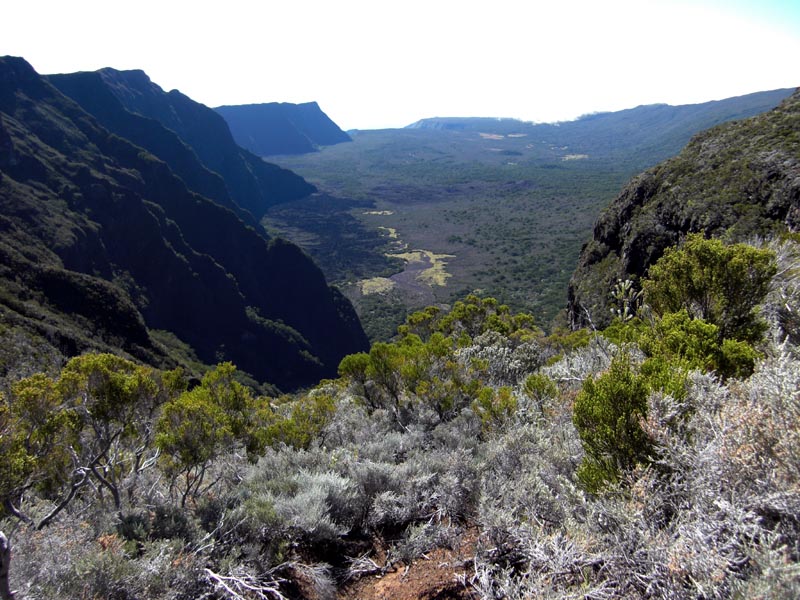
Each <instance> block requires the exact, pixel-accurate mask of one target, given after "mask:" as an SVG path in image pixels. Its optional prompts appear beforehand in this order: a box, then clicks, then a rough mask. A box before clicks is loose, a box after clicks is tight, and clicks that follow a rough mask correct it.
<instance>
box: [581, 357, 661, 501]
mask: <svg viewBox="0 0 800 600" xmlns="http://www.w3.org/2000/svg"><path fill="white" fill-rule="evenodd" d="M648 394H649V387H648V384H647V382H646V380H645V378H644V377H643V376H642V375H640V374H639V373H637V372H636V371H635V370H634V368H633V366H632V365H631V362H630V358H629V357H628V356H627V355H625V354H621V355H619V356H617V357H616V358H614V360H613V361H612V362H611V366H610V368H609V370H608V371H607V372H606V373H603V374H602V375H600V377H598V378H597V379H592V378H588V379H587V380H586V381H585V382H584V385H583V390H582V391H581V392H580V393H579V394H578V397H577V398H576V400H575V406H574V409H573V423H574V424H575V428H576V429H577V430H578V435H579V436H580V438H581V443H582V445H583V449H584V452H585V456H584V459H583V462H582V464H581V465H580V467H579V468H578V478H579V480H580V481H581V482H582V483H583V484H584V486H586V489H587V490H589V491H590V492H597V491H599V490H601V489H602V488H603V487H605V486H606V485H608V484H613V483H615V482H617V481H619V479H620V476H621V475H622V473H623V472H625V471H629V470H631V469H633V468H634V467H635V466H636V465H638V464H645V463H647V462H649V460H650V457H651V456H652V453H653V447H652V443H651V441H650V439H649V438H648V437H647V434H646V433H645V432H644V431H643V430H642V427H641V425H640V421H641V420H642V419H644V418H645V416H646V414H647V396H648Z"/></svg>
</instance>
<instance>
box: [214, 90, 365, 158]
mask: <svg viewBox="0 0 800 600" xmlns="http://www.w3.org/2000/svg"><path fill="white" fill-rule="evenodd" d="M215 110H216V111H217V112H218V113H219V114H220V115H222V116H223V117H224V118H225V120H226V121H227V122H228V125H229V126H230V128H231V133H232V134H233V137H234V139H235V140H236V142H237V143H238V144H239V145H240V146H243V147H244V148H247V149H248V150H250V151H251V152H253V153H254V154H257V155H258V156H270V155H275V154H305V153H308V152H314V151H316V150H317V148H318V147H320V146H333V145H334V144H340V143H342V142H349V141H351V140H350V136H349V135H347V134H346V133H345V132H344V131H342V130H341V129H340V128H339V126H338V125H336V123H334V122H333V121H332V120H331V119H330V118H329V117H328V115H326V114H325V113H324V112H322V109H320V107H319V105H318V104H317V103H316V102H306V103H304V104H291V103H287V102H282V103H278V102H270V103H267V104H244V105H241V106H220V107H217V108H216V109H215Z"/></svg>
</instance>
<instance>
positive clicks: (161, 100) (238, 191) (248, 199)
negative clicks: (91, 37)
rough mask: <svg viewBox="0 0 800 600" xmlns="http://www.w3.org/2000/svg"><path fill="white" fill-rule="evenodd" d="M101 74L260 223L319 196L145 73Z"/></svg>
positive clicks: (118, 95)
mask: <svg viewBox="0 0 800 600" xmlns="http://www.w3.org/2000/svg"><path fill="white" fill-rule="evenodd" d="M97 73H98V74H99V75H100V77H101V78H102V80H103V82H104V83H105V85H106V87H107V89H108V90H109V91H110V92H111V93H112V94H113V95H114V96H115V97H116V98H117V99H118V100H119V101H120V102H121V103H122V105H123V106H124V107H125V108H126V109H127V110H128V111H130V112H133V113H136V114H139V115H141V116H144V117H149V118H151V119H155V120H156V121H158V122H160V123H161V124H162V125H163V126H164V127H166V128H167V129H170V130H171V131H173V132H175V133H176V134H177V135H178V136H179V137H180V138H181V139H182V140H183V141H184V142H185V143H186V144H187V145H188V146H189V147H190V148H191V149H192V150H194V152H195V154H197V157H198V158H199V159H200V161H201V162H202V163H203V165H204V166H205V167H207V168H208V169H209V170H211V171H213V172H215V173H217V174H219V175H220V176H221V177H222V178H223V179H224V180H225V183H226V185H227V188H228V192H229V194H230V196H231V198H232V199H233V201H234V202H236V204H237V205H239V206H240V207H241V208H243V209H245V210H248V211H250V212H251V213H252V214H253V215H254V216H255V217H256V218H257V219H260V218H261V216H262V215H263V214H264V212H265V211H266V210H267V209H268V208H269V207H270V206H273V205H275V204H280V203H281V202H288V201H291V200H296V199H298V198H303V197H305V196H308V195H309V194H311V193H313V192H314V191H315V188H314V186H312V185H311V184H309V183H308V182H306V181H305V180H304V179H303V178H302V177H300V176H298V175H296V174H295V173H292V172H291V171H287V170H286V169H281V168H280V167H278V166H276V165H273V164H270V163H267V162H264V161H263V160H261V159H260V158H259V157H258V156H255V155H254V154H252V153H251V152H249V151H247V150H245V149H244V148H241V147H239V146H238V145H237V144H236V142H235V141H234V139H233V136H232V135H231V132H230V129H229V128H228V125H227V123H226V122H225V120H224V119H223V118H222V117H221V116H220V115H218V114H217V113H216V112H214V111H213V110H212V109H210V108H208V107H207V106H205V105H203V104H200V103H199V102H195V101H194V100H192V99H191V98H189V97H188V96H185V95H184V94H182V93H181V92H179V91H177V90H172V91H171V92H165V91H164V90H162V89H161V88H160V87H159V86H158V85H156V84H155V83H153V82H152V81H150V78H149V77H148V76H147V75H146V74H145V73H144V71H139V70H132V71H118V70H116V69H109V68H106V69H101V70H99V71H98V72H97Z"/></svg>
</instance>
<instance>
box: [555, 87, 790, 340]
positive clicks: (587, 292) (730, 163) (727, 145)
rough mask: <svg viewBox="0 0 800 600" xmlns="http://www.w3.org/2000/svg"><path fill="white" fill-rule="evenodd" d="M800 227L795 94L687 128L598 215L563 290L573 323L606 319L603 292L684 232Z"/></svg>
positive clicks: (745, 232)
mask: <svg viewBox="0 0 800 600" xmlns="http://www.w3.org/2000/svg"><path fill="white" fill-rule="evenodd" d="M799 226H800V91H798V92H795V93H794V94H793V95H792V96H791V97H789V98H788V99H786V100H785V101H784V102H782V103H781V104H780V105H779V106H778V107H777V108H775V109H773V110H771V111H769V112H766V113H764V114H761V115H758V116H755V117H752V118H750V119H746V120H743V121H735V122H731V123H726V124H723V125H719V126H717V127H714V128H712V129H709V130H707V131H705V132H703V133H700V134H698V135H696V136H695V137H694V138H693V139H692V141H691V142H690V143H689V145H688V146H686V148H685V149H684V150H683V151H682V152H681V153H680V154H679V155H678V156H676V157H675V158H672V159H670V160H667V161H666V162H663V163H662V164H660V165H658V166H656V167H654V168H652V169H650V170H648V171H646V172H645V173H643V174H641V175H639V176H637V177H635V178H634V179H633V180H632V181H631V182H630V183H629V184H628V185H627V186H626V187H625V188H624V189H623V190H622V192H621V193H620V194H619V196H618V197H617V198H616V200H614V201H613V202H612V203H611V205H610V206H609V207H608V208H607V209H606V210H605V212H604V213H603V214H602V215H601V216H600V218H599V219H598V220H597V223H596V224H595V226H594V235H593V237H592V239H591V240H590V241H589V242H588V243H587V244H586V245H585V246H584V248H583V250H582V252H581V256H580V260H579V263H578V266H577V268H576V270H575V273H574V274H573V276H572V280H571V282H570V287H569V314H570V320H571V322H572V323H573V325H583V324H587V321H588V315H591V319H592V321H593V322H594V324H595V325H596V326H598V327H600V326H602V325H605V324H606V323H608V322H609V320H610V317H611V315H610V311H609V306H608V301H609V291H610V290H611V287H612V286H613V284H614V282H615V281H616V280H617V279H618V278H621V279H625V278H633V279H636V278H639V277H641V276H643V275H645V274H646V273H647V269H648V267H649V266H650V265H652V264H653V263H654V262H655V261H656V260H658V259H659V258H660V257H661V255H662V254H663V252H664V250H665V249H666V248H667V247H669V246H672V245H675V244H677V243H679V242H680V241H681V240H682V239H683V238H684V237H685V236H686V234H687V233H693V232H703V233H705V234H706V235H707V236H714V237H722V238H723V239H725V240H727V241H743V240H747V239H749V238H752V237H754V236H762V235H765V234H769V233H773V232H777V231H782V230H784V229H785V228H787V227H788V228H789V229H795V230H796V229H797V227H799Z"/></svg>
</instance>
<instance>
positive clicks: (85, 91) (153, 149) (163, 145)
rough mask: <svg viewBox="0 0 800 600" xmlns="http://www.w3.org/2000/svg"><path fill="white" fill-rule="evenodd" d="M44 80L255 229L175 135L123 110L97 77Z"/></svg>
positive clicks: (220, 183)
mask: <svg viewBox="0 0 800 600" xmlns="http://www.w3.org/2000/svg"><path fill="white" fill-rule="evenodd" d="M47 80H48V81H49V82H50V83H52V84H53V85H54V86H56V87H57V88H58V89H59V91H61V93H63V94H65V95H66V96H69V97H70V98H72V99H73V100H74V101H75V102H77V103H78V104H80V106H81V108H83V109H84V110H85V111H86V112H88V113H89V114H91V115H92V116H93V117H95V118H96V119H97V120H98V121H99V122H100V124H101V125H102V126H103V127H105V128H106V129H108V130H109V131H111V132H113V133H116V134H117V135H118V136H120V137H123V138H125V139H127V140H130V141H131V142H133V143H134V144H136V145H137V146H141V147H142V148H144V149H145V150H147V151H148V152H150V153H151V154H153V155H154V156H156V157H157V158H159V159H161V160H163V161H164V162H166V163H167V164H169V166H170V168H171V169H172V171H173V172H174V173H175V174H176V175H178V176H179V177H180V178H181V179H182V180H183V181H184V183H186V186H187V187H188V188H189V189H191V190H192V191H194V192H197V193H198V194H201V195H203V196H205V197H206V198H209V199H211V200H214V201H215V202H217V203H218V204H221V205H222V206H225V207H227V208H230V209H231V210H233V211H234V212H236V214H237V215H238V216H239V217H240V218H242V219H243V220H244V221H246V222H247V223H248V224H250V225H252V226H254V227H256V226H257V225H258V224H257V222H256V220H255V218H254V217H253V215H251V214H250V213H249V212H248V211H246V210H243V209H242V208H241V207H240V206H239V205H238V204H236V202H235V201H234V200H233V198H231V195H230V193H229V191H228V188H227V186H226V184H225V180H224V179H222V177H221V176H220V175H219V174H218V173H215V172H212V171H211V170H209V169H208V168H206V166H205V165H204V164H203V163H202V162H201V161H200V159H199V158H198V156H197V154H196V153H195V152H194V150H193V149H192V148H191V147H190V146H189V145H188V144H186V142H184V141H183V140H182V139H181V138H180V137H179V136H178V134H176V133H175V132H174V131H172V130H171V129H167V128H166V127H165V126H164V125H162V124H161V123H160V122H159V121H157V120H155V119H151V118H149V117H143V116H142V115H140V114H136V113H133V112H130V111H129V110H127V109H126V108H125V106H124V105H123V104H122V102H120V100H119V99H118V98H117V96H115V95H114V93H113V92H112V90H111V88H110V87H109V85H108V83H107V79H106V78H104V77H103V76H102V74H101V73H99V72H96V71H90V72H82V73H68V74H61V75H48V76H47Z"/></svg>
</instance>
